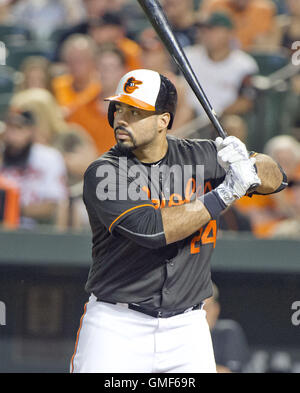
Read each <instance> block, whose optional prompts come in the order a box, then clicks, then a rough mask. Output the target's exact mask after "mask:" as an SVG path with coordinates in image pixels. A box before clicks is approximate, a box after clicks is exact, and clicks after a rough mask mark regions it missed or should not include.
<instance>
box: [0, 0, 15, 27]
mask: <svg viewBox="0 0 300 393" xmlns="http://www.w3.org/2000/svg"><path fill="white" fill-rule="evenodd" d="M15 2H16V0H1V1H0V23H3V24H6V23H10V22H13V16H12V14H11V7H12V5H13V3H15Z"/></svg>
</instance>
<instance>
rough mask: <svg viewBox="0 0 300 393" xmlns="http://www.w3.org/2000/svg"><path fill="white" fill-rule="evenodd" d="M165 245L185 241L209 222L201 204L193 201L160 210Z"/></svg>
mask: <svg viewBox="0 0 300 393" xmlns="http://www.w3.org/2000/svg"><path fill="white" fill-rule="evenodd" d="M161 214H162V220H163V227H164V232H165V237H166V242H167V244H170V243H174V242H176V241H179V240H182V239H185V238H186V237H188V236H190V235H191V234H193V233H195V232H196V231H197V230H199V228H201V227H202V226H203V225H205V224H207V223H208V221H210V220H211V216H210V214H209V212H208V210H207V209H206V208H205V206H204V205H203V203H202V202H201V201H199V200H195V201H193V202H191V203H189V204H185V205H181V206H172V207H167V208H164V209H162V210H161Z"/></svg>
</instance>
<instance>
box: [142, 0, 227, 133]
mask: <svg viewBox="0 0 300 393" xmlns="http://www.w3.org/2000/svg"><path fill="white" fill-rule="evenodd" d="M182 1H184V0H182ZM138 2H139V3H140V5H141V7H142V8H143V10H144V12H145V14H146V15H147V17H148V19H149V21H150V23H151V24H152V26H153V28H154V30H155V31H156V33H157V34H158V36H159V38H160V39H161V40H162V42H163V43H164V45H165V47H166V48H167V50H168V52H169V53H170V55H171V56H172V58H173V59H174V60H175V62H176V64H177V65H178V67H179V69H180V70H181V72H182V73H183V75H184V77H185V79H186V81H187V82H188V84H189V85H190V87H191V89H192V90H193V92H194V93H195V95H196V97H197V98H198V100H199V102H200V104H201V105H202V107H203V109H204V110H205V112H206V114H207V116H208V118H209V119H210V121H211V122H212V124H213V126H214V128H215V129H216V131H217V133H218V135H219V136H221V137H222V138H226V137H227V133H226V131H225V130H224V129H223V127H222V126H221V124H220V122H219V120H218V118H217V115H216V112H215V111H214V109H213V108H212V106H211V104H210V102H209V101H208V98H207V97H206V94H205V92H204V91H203V89H202V87H201V85H200V83H199V81H198V79H197V77H196V75H195V73H194V71H193V69H192V67H191V65H190V63H189V61H188V59H187V57H186V55H185V53H184V51H183V49H182V47H181V45H180V43H179V42H178V40H177V39H176V37H175V35H174V33H173V31H172V29H171V26H170V24H169V22H168V20H167V17H166V16H165V14H164V11H163V9H162V7H161V5H160V4H159V2H158V1H157V0H138Z"/></svg>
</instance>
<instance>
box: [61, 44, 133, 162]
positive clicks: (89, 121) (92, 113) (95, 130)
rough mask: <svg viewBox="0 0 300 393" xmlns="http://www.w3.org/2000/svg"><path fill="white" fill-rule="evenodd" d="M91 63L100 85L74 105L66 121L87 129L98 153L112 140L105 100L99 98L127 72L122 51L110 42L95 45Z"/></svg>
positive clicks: (103, 150) (103, 96) (111, 88)
mask: <svg viewBox="0 0 300 393" xmlns="http://www.w3.org/2000/svg"><path fill="white" fill-rule="evenodd" d="M95 66H96V67H97V72H98V78H99V81H100V85H101V89H99V91H98V93H97V94H93V95H91V97H90V100H89V101H88V102H86V103H85V104H84V105H81V106H80V107H79V106H78V107H77V109H76V111H74V113H73V114H72V116H70V117H69V118H68V121H70V122H72V123H76V124H79V125H80V126H82V127H83V128H84V129H85V130H86V131H87V132H88V134H89V135H90V136H91V138H92V139H93V141H94V143H95V146H96V148H97V150H98V154H99V155H100V154H103V153H104V152H105V151H107V150H109V149H110V148H111V147H112V146H113V145H114V144H115V137H114V132H113V130H112V129H111V127H110V125H109V123H108V120H107V109H108V103H107V102H104V101H103V100H104V98H106V97H109V96H111V95H113V94H114V93H115V89H116V87H117V86H116V85H117V83H118V81H119V79H120V78H121V77H122V76H123V75H124V74H125V73H126V72H127V67H126V64H125V58H124V55H123V52H121V51H120V50H119V49H118V48H117V47H115V46H114V45H108V46H103V47H100V48H99V51H98V54H97V55H96V58H95ZM95 93H96V92H95Z"/></svg>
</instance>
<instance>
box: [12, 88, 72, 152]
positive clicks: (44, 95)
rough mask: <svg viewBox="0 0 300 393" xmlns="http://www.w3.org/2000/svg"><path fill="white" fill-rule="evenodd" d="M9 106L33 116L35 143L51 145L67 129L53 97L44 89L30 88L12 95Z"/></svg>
mask: <svg viewBox="0 0 300 393" xmlns="http://www.w3.org/2000/svg"><path fill="white" fill-rule="evenodd" d="M10 106H11V108H12V109H15V110H18V111H30V112H32V113H33V114H34V116H35V134H34V138H35V142H37V143H41V144H45V145H50V146H51V145H52V144H53V143H54V141H55V139H56V138H57V136H58V135H59V134H60V133H63V132H65V131H66V130H67V129H68V124H67V123H66V122H65V121H64V118H63V113H62V110H61V108H60V107H59V105H58V104H57V102H56V100H55V98H54V96H53V95H52V94H51V93H50V92H49V91H48V90H45V89H41V88H31V89H26V90H22V91H20V92H18V93H16V94H15V95H13V97H12V99H11V102H10Z"/></svg>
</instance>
